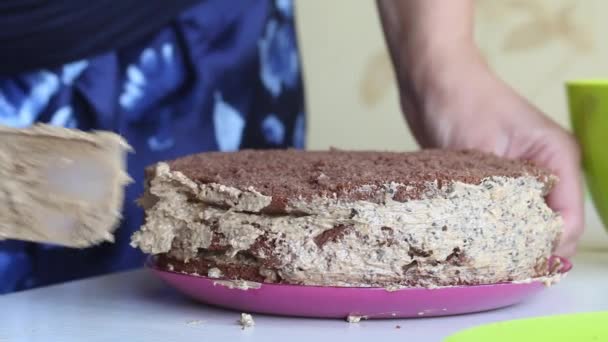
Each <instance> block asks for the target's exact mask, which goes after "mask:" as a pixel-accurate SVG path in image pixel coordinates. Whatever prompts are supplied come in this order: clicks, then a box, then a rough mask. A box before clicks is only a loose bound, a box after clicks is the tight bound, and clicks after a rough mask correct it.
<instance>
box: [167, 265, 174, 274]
mask: <svg viewBox="0 0 608 342" xmlns="http://www.w3.org/2000/svg"><path fill="white" fill-rule="evenodd" d="M167 269H168V270H169V271H171V272H173V270H175V267H173V264H167Z"/></svg>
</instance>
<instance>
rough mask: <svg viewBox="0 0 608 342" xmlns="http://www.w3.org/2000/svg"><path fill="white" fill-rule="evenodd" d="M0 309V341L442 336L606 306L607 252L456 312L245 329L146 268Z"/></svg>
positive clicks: (270, 322)
mask: <svg viewBox="0 0 608 342" xmlns="http://www.w3.org/2000/svg"><path fill="white" fill-rule="evenodd" d="M0 310H1V312H2V314H1V315H0V341H163V342H164V341H197V342H202V341H287V342H298V341H306V342H311V341H312V342H316V341H326V340H331V341H352V342H354V341H365V342H370V341H441V340H442V339H443V338H444V337H446V336H448V335H450V334H452V333H454V332H456V331H459V330H461V329H464V328H468V327H472V326H475V325H479V324H483V323H488V322H495V321H501V320H509V319H514V318H522V317H531V316H541V315H551V314H560V313H571V312H584V311H599V310H608V251H606V252H594V253H584V254H581V255H579V256H578V257H577V258H576V259H575V266H574V269H573V271H572V272H571V273H570V274H569V275H568V277H566V279H564V280H563V281H562V282H561V283H559V284H558V285H556V286H554V287H551V288H549V289H547V290H546V291H544V292H543V293H541V294H540V295H539V296H536V297H534V298H532V299H531V300H529V301H527V302H525V303H523V304H520V305H516V306H513V307H510V308H506V309H501V310H496V311H491V312H485V313H478V314H470V315H462V316H455V317H444V318H417V319H391V320H372V321H361V322H360V323H356V324H349V323H346V322H344V321H343V320H339V319H335V320H333V319H302V318H281V317H272V316H265V315H260V314H254V319H255V323H256V325H255V327H253V328H247V329H244V330H243V329H241V327H240V326H239V325H238V324H237V323H236V320H237V319H238V318H239V313H238V312H233V311H227V310H222V309H217V308H211V307H207V306H205V305H202V304H199V303H195V302H193V301H191V300H188V299H186V298H185V297H183V296H181V295H180V294H178V293H176V292H174V291H173V290H171V289H169V288H168V287H166V286H165V285H164V284H163V283H161V281H159V280H158V279H156V278H155V277H154V276H153V275H152V274H150V273H148V272H147V271H145V270H138V271H133V272H126V273H120V274H114V275H109V276H103V277H98V278H93V279H88V280H83V281H77V282H72V283H67V284H62V285H57V286H51V287H47V288H42V289H36V290H30V291H25V292H21V293H16V294H10V295H5V296H0ZM396 325H400V326H401V328H400V329H397V328H396Z"/></svg>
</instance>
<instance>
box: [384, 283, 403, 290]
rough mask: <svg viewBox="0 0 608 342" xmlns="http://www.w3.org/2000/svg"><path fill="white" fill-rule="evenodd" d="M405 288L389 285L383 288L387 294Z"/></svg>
mask: <svg viewBox="0 0 608 342" xmlns="http://www.w3.org/2000/svg"><path fill="white" fill-rule="evenodd" d="M404 288H405V286H402V285H399V284H391V285H387V286H385V287H384V290H386V291H387V292H395V291H399V290H402V289H404Z"/></svg>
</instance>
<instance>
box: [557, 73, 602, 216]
mask: <svg viewBox="0 0 608 342" xmlns="http://www.w3.org/2000/svg"><path fill="white" fill-rule="evenodd" d="M566 91H567V94H568V107H569V110H570V120H571V122H572V129H573V131H574V134H575V135H576V137H577V139H578V141H579V144H580V146H581V150H582V157H583V169H584V170H585V179H586V180H587V187H588V189H589V192H590V193H591V197H592V198H593V203H594V205H595V208H596V209H597V211H598V213H599V215H600V217H601V219H602V221H603V223H604V227H606V226H607V225H608V79H587V80H574V81H569V82H567V83H566Z"/></svg>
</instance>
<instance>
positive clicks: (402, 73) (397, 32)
mask: <svg viewBox="0 0 608 342" xmlns="http://www.w3.org/2000/svg"><path fill="white" fill-rule="evenodd" d="M377 2H378V9H379V12H380V18H381V20H382V25H383V29H384V33H385V37H386V41H387V44H388V48H389V51H390V54H391V58H392V60H393V63H394V65H395V69H396V72H397V77H398V79H399V82H400V84H401V85H405V84H406V83H414V84H418V83H424V78H426V77H428V74H429V73H434V74H438V73H441V71H442V69H443V68H446V67H451V65H454V62H459V61H458V60H457V59H470V58H477V57H476V56H475V55H476V54H477V49H476V48H475V43H474V38H473V15H474V13H473V1H472V0H449V1H445V0H401V1H399V0H397V1H395V0H378V1H377ZM456 64H458V63H456Z"/></svg>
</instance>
